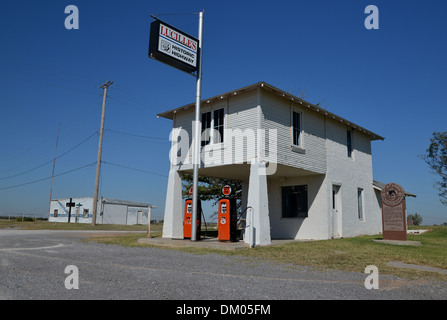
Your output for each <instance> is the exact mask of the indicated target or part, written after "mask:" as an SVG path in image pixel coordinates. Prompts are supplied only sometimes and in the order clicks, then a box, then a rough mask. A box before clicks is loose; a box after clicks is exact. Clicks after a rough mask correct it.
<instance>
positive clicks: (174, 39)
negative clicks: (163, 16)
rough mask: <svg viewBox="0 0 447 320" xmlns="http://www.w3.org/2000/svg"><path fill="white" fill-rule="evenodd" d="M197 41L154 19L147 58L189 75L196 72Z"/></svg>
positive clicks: (197, 57)
mask: <svg viewBox="0 0 447 320" xmlns="http://www.w3.org/2000/svg"><path fill="white" fill-rule="evenodd" d="M199 54H200V52H199V40H197V39H196V38H194V37H192V36H190V35H188V34H187V33H184V32H183V31H181V30H179V29H177V28H175V27H173V26H171V25H169V24H167V23H165V22H163V21H161V20H158V19H156V20H155V21H154V22H152V23H151V33H150V39H149V57H150V58H152V59H155V60H157V61H160V62H163V63H166V64H168V65H170V66H171V67H174V68H177V69H180V70H182V71H185V72H187V73H190V74H194V73H195V72H197V70H198V64H199Z"/></svg>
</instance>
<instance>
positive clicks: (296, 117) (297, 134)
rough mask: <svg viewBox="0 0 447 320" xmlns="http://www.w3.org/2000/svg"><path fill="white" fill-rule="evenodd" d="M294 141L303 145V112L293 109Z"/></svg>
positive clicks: (295, 143) (297, 144)
mask: <svg viewBox="0 0 447 320" xmlns="http://www.w3.org/2000/svg"><path fill="white" fill-rule="evenodd" d="M292 139H293V141H292V143H293V145H294V146H299V147H300V146H301V113H299V112H296V111H292Z"/></svg>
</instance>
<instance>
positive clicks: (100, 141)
mask: <svg viewBox="0 0 447 320" xmlns="http://www.w3.org/2000/svg"><path fill="white" fill-rule="evenodd" d="M112 84H113V82H112V81H108V82H107V83H105V84H103V85H102V86H101V89H104V97H103V100H102V115H101V129H100V130H99V146H98V160H97V161H96V179H95V196H94V198H93V213H92V225H93V226H96V211H97V210H98V189H99V172H100V171H101V154H102V136H103V133H104V118H105V113H106V98H107V89H108V88H109V87H110V86H111V85H112Z"/></svg>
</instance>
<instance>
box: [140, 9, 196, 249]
mask: <svg viewBox="0 0 447 320" xmlns="http://www.w3.org/2000/svg"><path fill="white" fill-rule="evenodd" d="M203 13H204V11H202V12H199V37H198V39H196V38H194V37H192V36H190V35H188V34H187V33H184V32H183V31H181V30H179V29H177V28H175V27H173V26H171V25H169V24H167V23H165V22H163V21H161V20H159V19H158V18H156V17H154V16H152V17H153V18H154V19H156V20H155V21H154V22H152V23H151V32H150V33H151V34H150V40H149V57H150V58H152V59H155V60H157V61H160V62H163V63H166V64H168V65H170V66H172V67H174V68H177V69H179V70H181V71H184V72H186V73H188V74H191V75H194V72H195V77H196V110H195V121H194V122H195V123H194V124H195V127H194V126H193V127H194V138H193V141H194V146H193V195H192V221H197V215H198V213H197V211H198V210H197V202H198V190H199V188H198V183H199V164H200V140H201V132H200V131H201V127H202V126H201V119H200V101H201V92H202V56H203V54H202V49H203V45H202V43H203V42H202V40H203ZM196 231H197V226H196V224H195V223H193V224H192V230H191V241H197V236H196Z"/></svg>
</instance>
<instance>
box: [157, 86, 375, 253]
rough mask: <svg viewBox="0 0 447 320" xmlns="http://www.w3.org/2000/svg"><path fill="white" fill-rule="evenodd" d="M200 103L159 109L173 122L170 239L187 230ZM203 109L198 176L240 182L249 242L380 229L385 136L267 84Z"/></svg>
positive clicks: (204, 103)
mask: <svg viewBox="0 0 447 320" xmlns="http://www.w3.org/2000/svg"><path fill="white" fill-rule="evenodd" d="M194 110H195V104H194V103H192V104H189V105H185V106H183V107H180V108H176V109H173V110H170V111H166V112H163V113H161V114H159V115H158V116H159V117H164V118H167V119H171V120H172V121H173V131H172V134H171V140H172V148H171V169H170V172H169V178H168V179H169V180H168V188H167V195H166V206H165V214H164V227H163V237H167V238H183V203H182V202H183V201H182V193H181V188H182V186H181V185H182V183H181V173H182V172H192V167H193V166H192V159H193V157H192V150H190V146H192V145H193V144H192V138H193V132H194V131H193V128H194V117H195V115H194V112H195V111H194ZM201 115H202V118H201V128H202V142H201V144H202V151H201V164H200V170H199V175H204V176H214V177H222V178H231V179H235V180H240V181H242V182H243V186H244V187H243V190H242V199H243V200H242V203H243V208H247V207H248V208H249V209H247V211H246V212H247V216H246V220H247V221H246V223H247V225H250V226H252V227H253V229H247V230H246V232H245V237H244V239H245V242H247V243H248V242H249V241H250V240H249V239H254V243H255V244H257V245H268V244H270V243H271V239H272V238H289V239H330V238H339V237H352V236H356V235H361V234H377V233H380V232H381V230H382V218H381V208H380V202H379V201H378V198H377V196H376V193H375V191H374V185H373V168H372V158H371V142H372V141H375V140H384V138H383V137H381V136H380V135H378V134H376V133H373V132H371V131H369V130H367V129H365V128H363V127H361V126H359V125H357V124H355V123H353V122H351V121H348V120H346V119H343V118H341V117H339V116H337V115H335V114H333V113H331V112H329V111H327V110H325V109H323V108H320V107H319V106H318V105H313V104H311V103H309V102H307V101H304V100H303V99H300V98H298V97H296V96H294V95H292V94H290V93H287V92H285V91H282V90H280V89H278V88H275V87H274V86H271V85H269V84H267V83H265V82H259V83H256V84H253V85H250V86H247V87H244V88H241V89H237V90H233V91H230V92H227V93H224V94H221V95H218V96H215V97H212V98H209V99H206V100H203V101H202V103H201ZM250 230H252V232H253V233H252V234H250V232H251V231H250ZM250 237H251V238H250Z"/></svg>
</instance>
